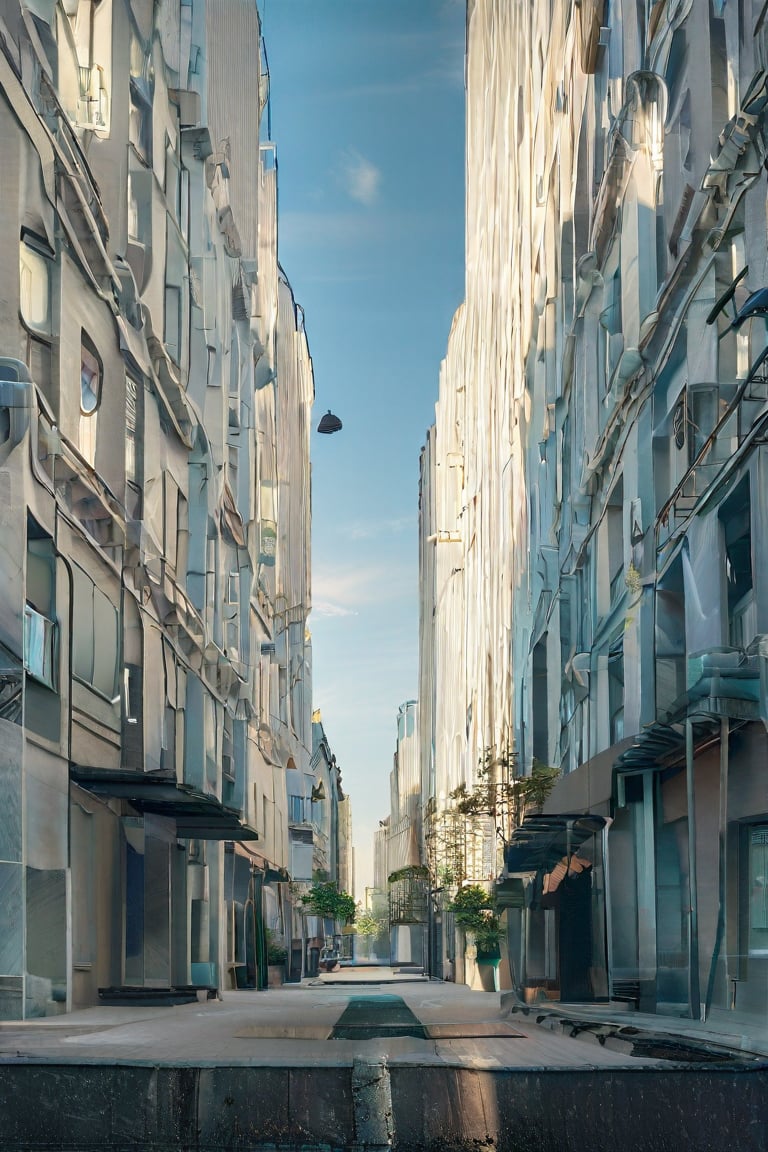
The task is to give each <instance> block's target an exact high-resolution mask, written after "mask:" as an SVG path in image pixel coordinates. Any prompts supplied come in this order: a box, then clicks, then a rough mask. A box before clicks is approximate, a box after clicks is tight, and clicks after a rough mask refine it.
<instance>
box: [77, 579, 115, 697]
mask: <svg viewBox="0 0 768 1152" xmlns="http://www.w3.org/2000/svg"><path fill="white" fill-rule="evenodd" d="M72 575H73V583H74V592H73V595H74V619H73V630H72V671H73V673H74V675H75V677H76V678H77V679H78V680H80V681H82V682H83V683H85V684H89V685H90V686H91V687H92V688H95V689H96V691H97V692H100V693H101V695H102V696H105V697H106V698H107V699H108V700H110V701H111V700H114V698H115V696H116V692H117V655H118V612H117V609H116V608H115V606H114V604H113V603H112V601H111V600H109V599H108V598H107V597H106V596H105V595H104V593H103V592H102V591H101V589H100V588H97V587H96V585H95V584H94V582H93V580H91V578H90V576H88V575H87V574H86V573H85V572H84V571H83V569H82V568H79V567H77V565H73V568H72Z"/></svg>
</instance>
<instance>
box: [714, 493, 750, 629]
mask: <svg viewBox="0 0 768 1152" xmlns="http://www.w3.org/2000/svg"><path fill="white" fill-rule="evenodd" d="M720 520H721V523H722V525H723V535H724V537H725V576H726V586H727V604H728V633H729V635H728V640H729V643H730V644H732V645H733V646H734V647H736V648H745V647H746V646H747V645H748V644H749V643H750V642H751V641H752V640H753V639H754V637H755V634H756V632H757V617H756V606H755V594H754V581H753V578H752V525H751V520H752V517H751V504H750V495H749V481H748V480H744V481H743V482H742V483H741V484H740V485H739V486H738V488H737V489H736V491H735V492H734V493H733V495H732V496H731V497H730V498H729V499H728V500H727V501H726V502H725V503H724V505H723V507H722V509H721V511H720Z"/></svg>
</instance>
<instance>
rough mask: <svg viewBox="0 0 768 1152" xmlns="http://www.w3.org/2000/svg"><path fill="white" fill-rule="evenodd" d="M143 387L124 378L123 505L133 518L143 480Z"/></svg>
mask: <svg viewBox="0 0 768 1152" xmlns="http://www.w3.org/2000/svg"><path fill="white" fill-rule="evenodd" d="M143 404H144V389H143V387H142V386H141V385H139V384H137V383H136V381H135V380H131V378H130V376H126V378H125V507H126V511H127V513H128V516H129V517H130V518H131V519H133V520H138V519H140V517H141V492H142V484H143V481H144V461H143V459H142V444H143V427H144V420H143Z"/></svg>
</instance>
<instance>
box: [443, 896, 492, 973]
mask: <svg viewBox="0 0 768 1152" xmlns="http://www.w3.org/2000/svg"><path fill="white" fill-rule="evenodd" d="M450 910H451V911H452V912H453V914H454V917H455V919H456V923H457V925H458V926H459V927H460V928H463V930H464V934H465V939H466V955H467V958H468V959H470V960H474V961H475V962H476V963H477V964H478V965H482V966H483V967H484V968H485V969H486V971H488V970H491V971H492V972H493V986H494V987H495V984H496V977H495V969H496V968H498V966H499V962H500V960H501V949H500V947H499V939H500V937H501V935H502V931H503V929H502V928H501V925H500V924H499V918H498V916H496V914H495V912H494V910H493V901H492V899H491V897H490V895H489V894H488V893H487V892H486V890H485V889H484V888H482V887H481V886H480V885H479V884H467V885H466V886H465V887H464V888H460V889H459V891H458V892H457V893H456V895H455V896H454V898H453V900H452V902H451V905H450ZM480 979H481V982H482V984H483V987H484V988H486V990H487V991H491V990H492V989H490V988H488V984H489V983H490V982H491V981H490V980H489V979H487V978H484V976H483V973H481V974H480Z"/></svg>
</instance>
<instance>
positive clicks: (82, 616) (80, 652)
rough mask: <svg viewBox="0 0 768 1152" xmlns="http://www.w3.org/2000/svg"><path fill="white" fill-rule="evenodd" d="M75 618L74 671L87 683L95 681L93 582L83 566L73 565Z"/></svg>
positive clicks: (73, 634) (73, 637) (73, 633)
mask: <svg viewBox="0 0 768 1152" xmlns="http://www.w3.org/2000/svg"><path fill="white" fill-rule="evenodd" d="M72 578H73V583H74V591H73V596H74V620H73V626H72V671H73V672H74V674H75V676H77V677H78V679H80V680H85V682H86V683H87V684H92V683H93V584H92V582H91V581H90V580H89V579H88V577H87V576H86V574H85V572H83V570H82V569H81V568H77V567H73V569H72Z"/></svg>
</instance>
